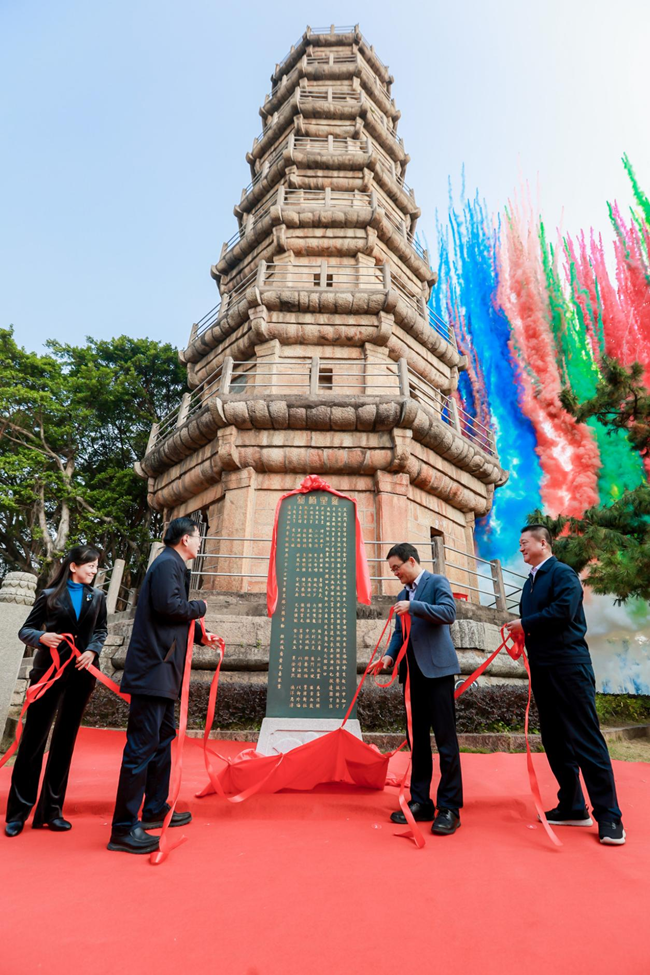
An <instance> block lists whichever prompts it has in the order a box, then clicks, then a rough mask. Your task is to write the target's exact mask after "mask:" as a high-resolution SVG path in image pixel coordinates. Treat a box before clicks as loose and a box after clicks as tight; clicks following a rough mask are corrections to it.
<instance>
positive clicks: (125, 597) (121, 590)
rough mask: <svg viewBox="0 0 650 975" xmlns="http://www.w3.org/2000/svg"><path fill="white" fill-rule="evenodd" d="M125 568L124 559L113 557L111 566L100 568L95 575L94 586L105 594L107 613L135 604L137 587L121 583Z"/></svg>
mask: <svg viewBox="0 0 650 975" xmlns="http://www.w3.org/2000/svg"><path fill="white" fill-rule="evenodd" d="M125 568H126V562H125V561H124V559H115V562H114V563H113V565H112V566H110V567H109V568H106V569H100V570H99V572H98V573H97V576H96V577H95V582H94V585H95V588H96V589H100V590H101V591H102V592H103V593H105V594H106V611H107V612H108V613H121V612H124V611H125V610H127V609H132V608H133V607H134V606H135V603H136V599H137V594H138V590H137V588H132V589H130V588H129V587H128V586H125V585H124V584H123V582H122V579H123V577H124V569H125Z"/></svg>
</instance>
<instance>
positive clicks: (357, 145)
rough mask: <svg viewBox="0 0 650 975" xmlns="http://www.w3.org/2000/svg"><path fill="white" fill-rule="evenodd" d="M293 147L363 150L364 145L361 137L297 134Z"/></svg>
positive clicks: (347, 150)
mask: <svg viewBox="0 0 650 975" xmlns="http://www.w3.org/2000/svg"><path fill="white" fill-rule="evenodd" d="M293 146H294V149H298V150H299V151H300V152H365V151H366V145H365V143H364V142H362V141H361V139H346V138H335V137H334V136H327V135H323V136H309V135H297V136H295V138H294V140H293Z"/></svg>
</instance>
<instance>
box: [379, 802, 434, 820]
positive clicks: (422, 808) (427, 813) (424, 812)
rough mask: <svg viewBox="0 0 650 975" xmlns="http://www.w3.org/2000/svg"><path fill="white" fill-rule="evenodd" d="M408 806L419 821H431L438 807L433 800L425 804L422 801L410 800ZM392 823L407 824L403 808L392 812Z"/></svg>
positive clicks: (414, 817)
mask: <svg viewBox="0 0 650 975" xmlns="http://www.w3.org/2000/svg"><path fill="white" fill-rule="evenodd" d="M408 807H409V809H410V810H411V812H412V813H413V819H414V820H415V821H416V822H417V823H430V822H431V820H432V819H433V817H434V816H435V813H436V807H435V806H434V804H433V803H432V802H431V803H429V804H428V805H425V804H424V803H422V802H412V801H411V802H409V803H408ZM390 821H391V823H399V825H400V826H406V825H407V823H406V816H405V815H404V813H403V812H402V810H401V809H398V810H397V812H394V813H391V816H390Z"/></svg>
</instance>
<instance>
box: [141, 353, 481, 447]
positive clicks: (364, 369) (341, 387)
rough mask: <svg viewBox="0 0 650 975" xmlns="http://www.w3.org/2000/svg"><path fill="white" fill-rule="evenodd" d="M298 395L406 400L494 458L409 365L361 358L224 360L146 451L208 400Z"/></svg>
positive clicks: (466, 421)
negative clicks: (270, 394)
mask: <svg viewBox="0 0 650 975" xmlns="http://www.w3.org/2000/svg"><path fill="white" fill-rule="evenodd" d="M269 391H272V392H273V394H274V395H282V394H284V395H293V394H294V393H295V392H298V391H300V393H301V394H304V395H307V394H308V395H310V396H317V395H327V394H328V393H332V394H335V395H339V396H341V395H342V394H344V395H354V396H368V395H375V396H378V395H380V396H386V395H390V396H393V397H410V398H411V399H414V400H415V401H416V402H418V403H421V404H422V405H423V406H425V407H427V408H428V409H430V410H431V411H432V412H433V413H435V414H436V415H437V416H438V418H439V419H440V420H441V421H442V422H443V423H445V424H447V425H448V426H449V427H451V428H452V429H453V430H455V431H456V433H457V434H459V435H460V436H462V437H463V438H464V439H466V440H468V441H470V443H473V444H474V445H475V446H477V447H479V448H480V449H481V450H483V451H485V452H486V453H488V454H490V455H492V456H495V455H496V444H495V438H494V434H493V432H492V430H491V429H490V428H489V427H487V426H485V424H483V423H481V422H480V421H479V420H477V419H475V418H474V417H472V416H471V415H470V414H469V413H467V412H466V411H465V410H463V409H462V407H460V406H459V405H458V403H457V402H456V401H455V400H454V399H453V397H451V396H446V395H445V394H444V393H442V392H441V391H440V390H439V389H437V388H436V387H435V386H433V385H432V384H431V383H430V382H428V380H426V379H424V377H423V376H420V375H419V374H418V373H416V372H415V370H414V369H413V368H412V367H410V366H408V364H407V361H406V359H399V360H398V361H397V362H394V361H393V360H392V359H386V360H384V361H379V362H373V361H371V360H366V359H337V358H323V357H321V356H311V357H310V358H300V357H297V356H295V357H284V358H280V359H246V360H233V359H232V358H231V357H230V356H226V357H225V358H224V360H223V363H221V364H220V365H219V366H218V367H217V368H216V370H215V372H214V373H213V375H211V376H210V381H209V382H208V381H207V380H204V382H203V383H201V384H200V386H197V388H196V389H195V390H193V391H192V392H191V393H186V394H185V396H184V397H183V399H182V400H181V403H180V405H179V406H178V407H176V409H174V410H172V411H171V412H170V413H169V414H168V415H167V416H166V417H165V418H163V420H161V422H160V423H159V424H158V425H154V429H153V430H152V436H151V439H150V443H149V446H148V448H147V452H149V451H150V450H152V449H153V448H154V447H155V446H156V445H157V444H158V443H160V442H161V441H163V440H165V439H166V438H167V437H168V436H170V434H172V433H173V432H174V429H175V428H176V427H178V426H181V425H182V424H183V423H186V422H187V421H188V420H189V419H191V417H192V416H194V414H195V413H197V412H198V411H199V410H200V409H202V407H203V406H204V405H205V403H206V401H207V400H208V399H210V398H211V397H212V396H215V395H217V394H218V395H220V396H225V395H231V396H232V395H256V394H257V395H259V394H260V393H263V395H267V394H268V392H269Z"/></svg>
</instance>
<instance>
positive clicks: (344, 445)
mask: <svg viewBox="0 0 650 975" xmlns="http://www.w3.org/2000/svg"><path fill="white" fill-rule="evenodd" d="M392 83H393V78H392V76H391V75H390V73H389V71H388V68H387V67H386V66H385V65H383V64H382V62H381V61H380V60H379V58H378V57H377V55H376V54H375V51H374V49H373V48H372V46H370V45H369V44H368V43H367V41H366V40H365V38H364V37H363V35H362V34H361V33H360V31H359V29H358V27H354V28H347V27H346V28H336V27H334V28H328V29H327V31H314V30H311V29H310V28H307V30H306V31H305V34H304V35H303V36H302V38H301V39H300V41H299V42H298V43H297V44H296V45H295V46H294V47H292V49H291V51H290V52H289V54H288V55H287V56H286V57H285V59H284V60H283V61H282V62H281V63H280V64H278V65H277V66H276V70H275V72H274V74H273V75H272V78H271V84H272V87H271V91H270V93H269V94H268V95H267V96H266V99H265V101H264V105H263V106H262V108H261V109H260V115H261V117H262V123H263V129H262V132H261V133H260V135H259V136H258V137H257V138H256V139H255V140H254V142H253V146H252V148H251V150H250V152H249V153H248V154H247V157H246V158H247V161H248V163H249V165H250V170H251V182H250V183H249V184H248V186H246V187H245V189H243V190H242V195H241V199H240V201H239V203H238V204H237V205H236V206H235V208H234V213H235V217H236V220H237V229H236V232H235V233H234V235H233V236H232V237H231V238H230V239H229V240H228V241H226V242H225V243H224V245H223V247H222V251H221V255H220V257H219V260H218V261H217V262H216V264H215V265H213V267H212V271H211V273H212V276H213V278H214V279H215V281H216V282H217V285H218V287H219V291H220V302H219V304H218V305H217V306H216V307H215V308H213V309H211V310H210V311H209V312H208V313H207V315H205V316H204V318H203V319H202V320H201V321H199V322H197V323H196V324H195V325H193V326H192V330H191V334H190V337H189V341H188V343H187V346H186V348H185V349H184V350H183V351H182V352H181V353H180V356H181V359H182V361H183V362H185V363H186V364H187V369H188V385H189V387H190V389H191V390H192V392H191V393H187V394H186V395H185V397H184V398H183V400H182V402H181V404H180V405H179V407H178V408H177V409H176V410H174V411H172V413H171V414H170V415H169V416H167V417H165V418H164V419H163V420H162V421H161V423H160V424H156V425H155V426H154V428H153V429H152V435H151V438H150V442H149V446H148V448H147V452H146V455H145V457H144V458H143V460H142V463H141V465H138V468H139V470H140V472H141V473H142V475H143V476H146V477H148V478H149V500H150V503H151V505H152V506H153V507H154V508H156V509H157V510H161V511H164V512H165V516H166V518H171V517H176V516H178V515H180V514H187V513H191V514H192V515H193V516H194V517H196V518H197V520H200V521H201V523H202V525H203V530H204V532H205V533H206V535H207V538H206V543H205V548H204V555H205V556H206V559H207V560H210V559H212V560H215V561H214V563H213V564H221V565H222V568H223V571H222V572H219V573H215V574H213V575H210V574H208V573H207V572H206V573H204V576H203V579H202V584H203V585H204V586H205V587H209V586H213V587H215V588H222V589H223V588H225V589H235V590H244V591H247V590H258V589H260V588H263V581H262V580H263V577H264V573H265V567H264V552H265V551H266V554H267V556H268V549H266V550H265V549H264V548H263V544H264V543H265V541H266V539H270V537H271V527H272V517H273V510H274V508H275V504H276V502H277V499H278V497H279V496H280V494H282V493H283V492H285V491H287V490H290V489H292V488H294V487H295V486H296V485H297V484H298V483H299V482H300V481H301V480H302V478H303V477H304V476H305V475H306V474H308V473H311V474H321V475H323V476H324V477H325V478H326V479H327V480H328V481H329V482H330V483H331V484H332V485H333V486H334V487H336V488H337V489H338V490H341V491H343V492H345V493H348V494H351V495H353V496H355V497H356V498H357V501H358V504H359V509H360V513H361V519H362V524H363V527H364V533H365V536H366V541H367V543H368V544H370V546H371V547H372V546H374V547H375V549H376V554H377V558H378V561H377V563H375V564H376V567H377V568H376V573H375V575H376V577H377V578H376V585H377V591H384V590H385V591H392V590H393V588H394V585H393V584H392V582H389V581H388V580H389V574H388V573H387V570H386V569H385V567H384V566H383V564H382V561H381V559H383V557H384V556H385V551H384V548H385V546H386V545H387V544H388V543H391V542H395V541H398V540H409V541H412V542H414V543H416V544H420V545H425V546H426V552H427V553H429V555H428V557H429V558H431V559H433V558H437V566H438V568H441V563H442V558H443V553H444V546H445V545H446V546H447V547H451V548H452V551H454V552H457V553H458V554H457V556H456V559H457V563H456V569H455V571H456V578H457V581H458V582H459V583H460V582H462V581H463V580H464V581H465V582H467V580H468V579H469V575H468V572H469V566H470V562H469V559H471V557H472V556H473V550H474V549H473V525H474V519H475V517H476V516H477V515H485V514H486V513H487V512H488V511H489V510H490V506H491V504H492V498H493V492H494V488H495V487H496V486H498V485H500V484H503V483H504V482H505V480H506V478H507V474H506V472H504V471H503V470H502V469H501V467H500V465H499V461H498V457H497V455H496V451H495V446H494V438H493V434H492V432H491V431H490V430H489V429H487V428H485V427H483V426H481V425H480V424H479V423H478V422H477V421H475V420H474V419H473V418H472V417H470V416H468V415H467V414H465V413H463V411H462V410H460V409H459V407H458V405H457V402H456V399H455V397H454V392H455V390H456V388H457V385H458V375H459V371H460V370H462V369H463V368H465V360H464V357H463V356H461V355H460V354H459V352H458V349H457V347H456V343H455V338H454V333H453V329H451V328H450V327H449V326H448V325H447V323H445V322H444V321H442V320H441V319H440V318H438V316H437V315H436V314H435V313H434V312H433V311H432V310H431V308H430V307H429V304H428V303H429V299H430V295H431V289H432V287H433V286H434V285H435V282H436V274H435V272H434V271H432V270H431V267H430V262H429V255H428V254H427V252H426V250H425V249H424V248H423V247H422V246H421V244H420V242H419V241H418V239H417V236H416V224H417V220H418V217H419V216H420V210H419V209H418V207H417V204H416V202H415V195H414V193H413V190H412V189H411V188H410V187H409V186H407V184H406V182H405V179H404V177H405V172H406V167H407V165H408V161H409V156H408V154H407V153H406V151H405V149H404V145H403V142H402V140H401V138H400V137H399V136H398V134H397V126H398V122H399V118H400V112H399V111H398V109H397V108H396V107H395V103H394V101H393V99H392V97H391V86H392ZM441 540H442V541H441ZM432 546H433V548H432ZM431 553H433V555H432V554H431ZM436 553H437V555H436ZM465 556H466V557H467V558H465ZM258 558H259V559H260V561H257V559H258ZM219 559H226V561H227V563H228V564H227V566H225V567H224V563H219V561H218V560H219ZM206 565H207V561H205V562H204V563H203V566H204V568H205V566H206ZM230 573H232V574H230ZM449 574H450V575H451V576H452V578H453V571H451V570H450V572H449ZM471 588H472V587H471V586H468V589H471Z"/></svg>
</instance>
